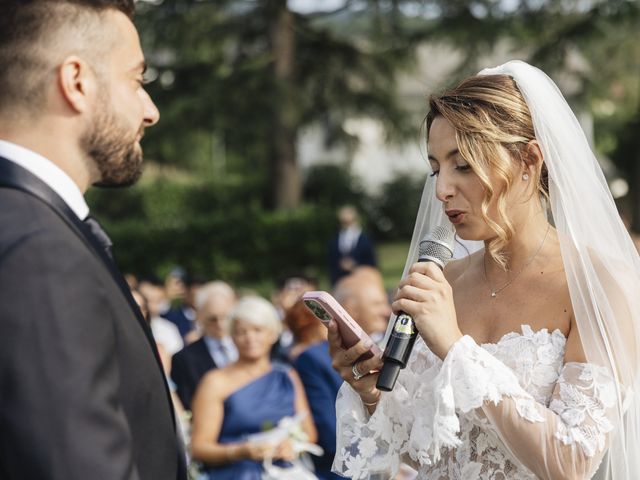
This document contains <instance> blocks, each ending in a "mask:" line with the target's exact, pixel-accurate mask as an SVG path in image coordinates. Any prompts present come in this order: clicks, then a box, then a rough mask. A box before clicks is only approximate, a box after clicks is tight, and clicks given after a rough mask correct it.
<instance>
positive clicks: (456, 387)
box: [334, 325, 619, 480]
mask: <svg viewBox="0 0 640 480" xmlns="http://www.w3.org/2000/svg"><path fill="white" fill-rule="evenodd" d="M521 329H522V333H509V334H507V335H505V336H504V337H502V338H501V339H500V341H499V342H498V343H496V344H484V345H482V346H478V345H477V344H476V343H475V342H474V340H473V339H472V338H471V337H469V336H465V337H463V338H462V339H460V340H459V341H458V342H457V343H456V344H455V345H454V346H453V347H452V349H451V351H450V352H449V354H448V355H447V357H446V358H445V361H444V362H443V361H441V360H440V359H439V358H438V357H436V356H435V355H434V354H433V353H432V352H431V351H429V350H428V349H427V347H426V346H425V344H424V343H423V342H422V339H421V338H420V337H418V339H417V341H416V345H415V348H414V351H413V354H412V358H411V361H410V363H409V365H408V366H407V368H406V369H405V370H403V371H402V372H401V374H400V377H399V379H398V382H397V383H396V386H395V388H394V390H393V392H390V393H385V394H383V396H382V398H381V400H380V402H379V404H378V407H377V409H376V411H375V413H374V414H373V415H371V416H369V415H368V412H367V411H366V410H365V408H364V406H363V405H362V403H361V401H360V398H359V397H358V395H357V394H356V393H355V392H354V390H353V389H352V388H351V387H350V386H349V385H348V384H346V383H345V384H343V386H342V388H341V389H340V392H339V394H338V400H337V403H336V410H337V417H338V424H337V427H338V428H337V450H336V451H337V454H336V458H335V462H334V470H335V471H337V472H338V473H341V474H342V475H345V476H347V477H349V478H353V479H354V480H358V479H365V478H368V477H369V475H370V474H376V473H381V472H385V473H383V475H382V476H387V475H392V474H394V473H395V472H396V471H397V469H398V467H399V464H400V462H407V463H410V464H413V466H414V467H415V468H417V469H418V471H419V478H420V479H434V480H445V479H464V480H470V479H482V480H503V479H518V480H520V479H531V478H537V477H536V475H539V476H541V477H548V478H561V477H565V476H567V475H568V474H570V476H571V478H591V476H592V475H593V473H594V472H595V470H596V469H597V467H598V465H599V463H600V461H601V460H602V457H603V455H604V452H605V447H606V444H607V433H608V432H610V431H611V430H612V429H613V425H612V424H611V422H610V420H609V419H610V418H615V412H614V410H615V406H616V394H617V393H619V392H616V383H615V382H614V381H613V380H612V379H611V377H610V376H609V375H608V374H607V373H606V370H605V369H603V368H601V367H598V366H595V365H591V364H583V363H567V364H564V363H563V358H564V351H565V343H566V339H565V337H564V336H563V335H562V333H561V332H560V331H559V330H556V331H554V332H551V333H550V332H548V331H547V330H546V329H544V330H540V331H537V332H534V331H533V330H532V329H531V328H530V327H529V326H526V325H524V326H522V327H521ZM507 445H508V446H509V447H507ZM543 459H546V460H543ZM542 464H543V465H542ZM534 472H535V473H534Z"/></svg>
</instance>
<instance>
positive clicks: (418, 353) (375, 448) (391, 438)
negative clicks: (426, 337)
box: [333, 339, 457, 480]
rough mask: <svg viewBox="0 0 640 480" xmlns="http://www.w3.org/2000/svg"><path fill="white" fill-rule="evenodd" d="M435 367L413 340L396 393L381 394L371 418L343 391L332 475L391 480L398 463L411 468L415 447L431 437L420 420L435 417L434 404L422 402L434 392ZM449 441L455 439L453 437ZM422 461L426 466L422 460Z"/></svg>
mask: <svg viewBox="0 0 640 480" xmlns="http://www.w3.org/2000/svg"><path fill="white" fill-rule="evenodd" d="M440 363H441V362H440V361H439V360H438V359H437V357H435V356H434V355H433V354H432V353H431V352H430V351H429V350H428V349H427V348H426V347H425V346H424V344H423V343H422V342H421V341H420V339H418V341H417V342H416V344H415V347H414V351H413V355H412V357H411V360H410V362H409V365H408V366H407V368H406V369H405V370H402V371H401V372H400V376H399V377H398V381H397V382H396V386H395V388H394V389H393V391H392V392H389V393H383V395H382V397H381V399H380V401H379V403H378V406H377V408H376V411H375V412H374V413H373V415H371V416H370V415H369V413H368V411H367V410H366V408H365V407H364V405H363V404H362V402H361V400H360V397H359V396H358V394H357V393H356V392H355V391H354V390H353V389H352V388H351V387H350V386H349V385H348V384H347V383H344V384H343V385H342V387H341V388H340V391H339V392H338V397H337V400H336V417H337V425H336V455H335V458H334V463H333V471H334V472H336V473H338V474H340V475H343V476H346V477H349V478H352V479H354V480H361V479H366V478H378V477H380V478H390V477H392V475H394V474H395V473H396V472H397V470H398V469H399V467H400V463H401V460H402V461H405V460H406V461H407V462H409V463H413V462H415V460H416V458H417V456H418V452H419V451H420V449H419V448H417V445H420V444H422V443H424V438H423V435H424V434H428V432H431V431H432V429H431V428H425V427H426V425H425V419H426V418H429V417H431V418H433V416H434V412H433V408H432V407H433V404H432V403H431V402H429V401H428V400H427V398H426V396H428V393H429V392H430V391H433V388H432V387H431V386H430V385H432V383H433V380H434V379H435V378H436V377H437V374H438V371H439V370H440ZM425 395H426V396H425ZM423 414H424V415H423ZM450 440H451V442H456V440H457V439H456V438H455V436H454V437H453V438H451V439H450ZM411 452H413V455H411ZM409 457H410V458H411V459H412V460H410V459H409ZM423 458H424V460H425V461H426V462H430V459H428V458H427V456H426V455H423Z"/></svg>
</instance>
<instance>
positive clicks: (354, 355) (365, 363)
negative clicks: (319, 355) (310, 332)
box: [328, 320, 382, 403]
mask: <svg viewBox="0 0 640 480" xmlns="http://www.w3.org/2000/svg"><path fill="white" fill-rule="evenodd" d="M328 338H329V354H330V355H331V359H332V360H333V363H332V365H333V368H334V369H335V370H336V371H337V372H338V373H339V374H340V376H341V377H342V379H343V380H344V381H345V382H347V383H348V384H349V385H351V387H352V388H353V389H354V390H355V391H356V392H357V393H358V395H360V398H361V399H362V401H363V402H365V403H375V402H377V401H378V399H379V398H380V390H378V389H377V388H376V382H377V381H378V371H379V370H380V368H382V360H381V359H380V358H379V357H372V358H369V359H368V360H361V361H358V362H357V365H356V368H357V371H358V372H360V373H361V374H366V375H365V376H363V377H360V379H359V380H356V379H355V378H354V375H353V364H354V363H356V361H357V360H358V358H360V356H361V355H362V354H363V353H365V352H366V351H367V350H369V348H371V344H367V343H365V342H364V341H362V340H361V341H360V342H358V343H356V344H355V345H354V346H353V347H351V348H348V349H344V348H342V337H341V336H340V332H339V331H338V326H337V325H336V322H335V320H331V322H330V323H329V336H328ZM369 341H371V340H369Z"/></svg>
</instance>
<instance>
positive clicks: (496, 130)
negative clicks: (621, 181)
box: [425, 75, 549, 269]
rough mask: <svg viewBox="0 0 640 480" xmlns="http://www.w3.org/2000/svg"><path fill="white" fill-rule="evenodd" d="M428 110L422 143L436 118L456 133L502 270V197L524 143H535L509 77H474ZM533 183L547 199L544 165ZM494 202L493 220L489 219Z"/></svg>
mask: <svg viewBox="0 0 640 480" xmlns="http://www.w3.org/2000/svg"><path fill="white" fill-rule="evenodd" d="M429 109H430V110H429V113H428V114H427V117H426V119H425V122H426V136H427V141H428V140H429V131H430V129H431V125H432V123H433V120H434V119H435V118H436V117H437V116H438V115H441V116H442V117H444V118H445V119H447V120H448V121H449V122H450V123H451V125H453V127H454V129H455V131H456V141H457V144H458V149H459V151H460V155H462V157H463V158H464V159H465V161H466V162H467V163H469V165H470V166H471V169H472V170H473V172H474V173H475V174H476V175H477V176H478V178H479V179H480V182H481V183H482V185H483V186H484V189H485V192H486V195H485V198H484V200H483V202H482V206H481V212H482V217H483V219H484V221H485V222H486V223H487V225H489V227H490V228H491V229H492V230H493V231H494V232H495V233H496V238H495V239H494V240H492V241H491V242H490V243H489V247H488V248H489V253H490V255H491V256H492V257H493V259H494V260H496V262H498V264H500V265H501V266H502V267H503V268H505V269H506V266H507V259H506V258H505V255H504V253H503V252H504V247H505V246H506V244H507V243H508V242H509V240H510V239H511V238H512V237H513V233H514V228H513V223H512V222H511V220H510V219H509V217H508V215H507V194H508V192H509V190H510V188H511V186H512V185H513V183H514V180H515V176H516V174H515V172H517V171H518V169H517V168H514V166H516V165H519V164H521V163H522V162H524V161H525V159H526V158H527V155H529V153H528V144H529V142H530V141H532V140H535V132H534V129H533V122H532V120H531V114H530V112H529V108H528V107H527V104H526V102H525V100H524V98H523V97H522V94H521V93H520V90H518V87H517V86H516V83H515V82H514V80H513V79H512V78H511V77H509V76H508V75H483V76H479V75H478V76H473V77H469V78H467V79H466V80H464V81H462V82H461V83H460V84H459V85H458V86H456V87H455V88H453V89H451V90H447V91H445V92H444V93H442V94H440V95H432V96H431V97H430V98H429ZM490 172H492V173H494V174H495V177H496V178H497V179H498V184H496V182H495V180H494V181H491V180H490V177H489V173H490ZM533 181H534V182H536V185H537V191H538V193H539V194H540V195H542V196H543V197H544V198H546V199H547V200H548V194H549V185H548V173H547V167H546V165H545V164H544V163H543V165H542V169H541V170H540V173H537V172H536V174H535V178H533ZM501 187H503V188H501ZM494 197H495V198H496V206H497V210H498V216H499V219H498V221H494V220H492V219H491V218H490V217H489V215H488V213H489V205H490V203H491V202H492V200H493V199H494Z"/></svg>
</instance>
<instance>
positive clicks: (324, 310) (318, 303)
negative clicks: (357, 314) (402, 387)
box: [302, 291, 382, 359]
mask: <svg viewBox="0 0 640 480" xmlns="http://www.w3.org/2000/svg"><path fill="white" fill-rule="evenodd" d="M302 301H303V302H304V304H305V305H306V307H307V308H308V309H309V310H311V312H312V313H313V314H314V315H315V316H316V318H317V319H318V320H320V321H321V322H322V323H323V324H324V325H325V326H327V324H328V323H329V322H330V321H331V319H334V320H335V321H336V323H337V324H338V331H339V332H340V336H341V337H342V345H343V347H344V348H350V347H353V346H354V345H355V344H356V343H358V342H359V341H360V340H366V339H369V340H371V338H370V337H369V335H367V334H366V333H365V331H364V330H362V328H361V327H360V325H358V324H357V323H356V321H355V320H354V319H353V318H351V315H349V314H348V313H347V311H346V310H345V309H344V308H342V305H340V304H339V303H338V302H337V301H336V299H335V298H333V297H332V296H331V295H330V294H329V293H327V292H321V291H315V292H306V293H304V294H303V295H302ZM371 343H373V341H371ZM374 355H376V356H382V350H380V347H378V346H377V345H376V344H375V343H373V345H372V346H371V348H370V349H369V351H368V352H366V353H365V354H363V355H362V357H360V358H361V359H365V358H371V357H372V356H374Z"/></svg>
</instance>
